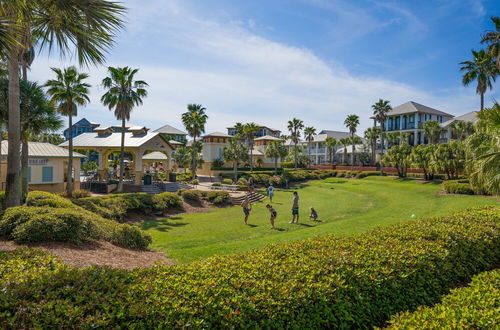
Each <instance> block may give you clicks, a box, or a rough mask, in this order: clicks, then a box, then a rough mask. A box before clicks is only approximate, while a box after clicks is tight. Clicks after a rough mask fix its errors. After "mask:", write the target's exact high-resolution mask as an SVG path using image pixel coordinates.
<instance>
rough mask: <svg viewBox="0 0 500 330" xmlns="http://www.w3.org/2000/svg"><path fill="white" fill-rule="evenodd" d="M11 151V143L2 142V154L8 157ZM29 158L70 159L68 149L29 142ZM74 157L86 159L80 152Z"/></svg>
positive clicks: (74, 154)
mask: <svg viewBox="0 0 500 330" xmlns="http://www.w3.org/2000/svg"><path fill="white" fill-rule="evenodd" d="M8 149H9V142H8V141H2V147H1V154H2V155H7V154H8V152H9V151H8ZM28 156H29V157H49V158H67V157H69V151H68V149H65V148H61V147H58V146H56V145H53V144H50V143H43V142H28ZM73 157H75V158H85V155H82V154H80V153H78V152H74V151H73Z"/></svg>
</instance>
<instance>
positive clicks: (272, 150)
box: [266, 141, 288, 174]
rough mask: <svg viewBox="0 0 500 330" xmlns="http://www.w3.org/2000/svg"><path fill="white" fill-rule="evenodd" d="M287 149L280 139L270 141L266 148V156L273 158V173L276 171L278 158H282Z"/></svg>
mask: <svg viewBox="0 0 500 330" xmlns="http://www.w3.org/2000/svg"><path fill="white" fill-rule="evenodd" d="M287 154H288V150H287V148H286V147H285V145H284V144H283V142H282V141H271V143H269V145H268V146H267V148H266V157H269V158H274V174H277V173H278V159H283V158H284V157H286V155H287Z"/></svg>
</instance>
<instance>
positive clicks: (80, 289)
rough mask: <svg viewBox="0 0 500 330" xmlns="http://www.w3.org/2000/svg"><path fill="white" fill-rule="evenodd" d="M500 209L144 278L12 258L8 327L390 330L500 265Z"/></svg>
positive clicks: (1, 321)
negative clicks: (378, 329)
mask: <svg viewBox="0 0 500 330" xmlns="http://www.w3.org/2000/svg"><path fill="white" fill-rule="evenodd" d="M499 211H500V209H499V208H485V209H476V210H470V211H466V212H460V213H457V214H455V215H450V216H446V217H436V218H429V219H419V220H415V221H409V222H405V223H401V224H398V225H394V226H390V227H385V228H380V229H377V230H374V231H371V232H369V233H367V234H364V235H358V236H352V237H344V238H341V237H336V236H332V235H330V236H326V237H320V238H315V239H310V240H305V241H297V242H293V243H286V244H280V245H271V246H269V247H266V248H264V249H260V250H252V251H249V252H245V253H240V254H237V255H231V256H223V257H213V258H209V259H206V260H203V261H200V262H195V263H192V264H188V265H182V266H174V267H168V266H156V267H153V268H149V269H136V270H133V271H121V270H112V269H109V268H100V267H91V268H87V269H75V268H72V267H68V266H63V265H61V266H59V265H58V264H57V263H55V264H54V263H52V260H51V259H43V257H42V256H35V257H34V258H37V259H36V260H34V261H31V260H29V259H30V258H33V256H30V255H29V252H25V253H24V254H23V253H20V252H0V275H1V276H0V291H1V292H2V293H3V294H2V295H0V302H1V306H2V313H0V327H1V328H72V327H81V328H90V327H95V326H96V325H99V327H103V328H107V327H117V328H120V327H127V326H128V327H130V324H133V325H134V327H136V328H155V327H156V328H184V327H192V328H245V327H246V328H304V329H305V328H373V327H374V326H383V325H384V324H385V322H386V321H387V320H388V319H389V317H390V316H391V315H394V314H396V313H398V312H401V311H405V310H412V309H415V308H417V306H419V305H423V304H426V305H429V304H433V303H436V302H438V301H439V300H440V298H441V296H442V295H443V294H445V293H447V292H448V291H449V289H451V288H453V287H454V286H457V285H459V284H461V283H464V282H466V281H468V280H469V279H470V278H471V277H472V276H473V275H475V274H478V273H479V272H482V271H485V270H489V269H492V268H493V267H495V266H497V265H498V264H499V262H500V255H499V254H498V250H499V248H500V221H499V220H500V219H499V217H500V216H499V214H500V213H499ZM47 258H48V257H47ZM31 265H39V266H37V267H26V266H31ZM20 269H22V270H23V271H19V270H20ZM25 279H29V280H25ZM96 301H98V302H99V304H96ZM55 305H57V308H54V306H55Z"/></svg>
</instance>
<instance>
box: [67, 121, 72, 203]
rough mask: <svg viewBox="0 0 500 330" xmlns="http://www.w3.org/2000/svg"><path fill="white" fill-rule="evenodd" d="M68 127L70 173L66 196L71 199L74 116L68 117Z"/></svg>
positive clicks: (68, 173) (68, 174)
mask: <svg viewBox="0 0 500 330" xmlns="http://www.w3.org/2000/svg"><path fill="white" fill-rule="evenodd" d="M68 125H69V126H68V127H69V136H68V137H69V139H68V153H69V155H68V172H67V175H66V178H67V180H68V182H67V184H66V194H67V195H68V197H71V194H72V193H73V116H72V115H71V114H70V115H69V116H68Z"/></svg>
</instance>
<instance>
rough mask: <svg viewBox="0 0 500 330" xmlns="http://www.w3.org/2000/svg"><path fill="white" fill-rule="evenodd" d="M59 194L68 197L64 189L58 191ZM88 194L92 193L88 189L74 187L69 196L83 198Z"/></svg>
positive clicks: (88, 195)
mask: <svg viewBox="0 0 500 330" xmlns="http://www.w3.org/2000/svg"><path fill="white" fill-rule="evenodd" d="M59 196H62V197H65V198H68V193H67V192H66V191H65V192H62V193H59ZM90 196H92V193H91V192H90V191H88V190H84V189H76V190H73V192H72V193H71V198H85V197H90Z"/></svg>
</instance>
